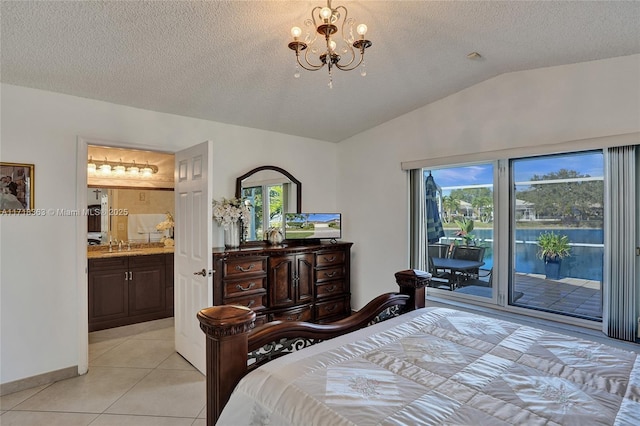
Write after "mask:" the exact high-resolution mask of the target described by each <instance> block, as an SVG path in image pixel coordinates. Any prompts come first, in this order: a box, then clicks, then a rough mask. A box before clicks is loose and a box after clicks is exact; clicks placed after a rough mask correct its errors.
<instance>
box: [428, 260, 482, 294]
mask: <svg viewBox="0 0 640 426" xmlns="http://www.w3.org/2000/svg"><path fill="white" fill-rule="evenodd" d="M431 260H433V267H434V268H435V269H446V270H448V271H449V272H450V274H449V287H450V289H451V291H453V290H454V289H455V288H456V285H457V284H458V279H459V275H460V274H459V273H460V272H468V271H472V270H474V269H478V268H479V267H481V266H483V265H484V262H482V261H476V260H464V259H451V258H444V257H432V258H431Z"/></svg>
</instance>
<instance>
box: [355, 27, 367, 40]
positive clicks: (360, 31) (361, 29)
mask: <svg viewBox="0 0 640 426" xmlns="http://www.w3.org/2000/svg"><path fill="white" fill-rule="evenodd" d="M367 30H368V28H367V26H366V25H365V24H360V25H358V27H357V28H356V31H357V32H358V34H359V35H361V36H362V37H364V35H365V34H366V33H367Z"/></svg>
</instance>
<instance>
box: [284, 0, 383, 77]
mask: <svg viewBox="0 0 640 426" xmlns="http://www.w3.org/2000/svg"><path fill="white" fill-rule="evenodd" d="M341 13H342V15H341ZM341 20H342V22H340V21H341ZM354 24H355V21H354V20H353V18H348V11H347V8H346V7H344V6H337V7H335V8H332V7H331V0H328V1H327V6H325V7H321V6H316V7H314V8H313V9H312V10H311V19H308V20H306V21H305V25H307V26H311V25H313V26H314V28H315V33H316V34H320V35H322V36H324V43H323V44H320V45H315V42H316V37H315V36H314V37H313V39H311V38H310V36H309V34H307V36H306V38H305V40H304V41H302V40H301V39H300V37H301V36H302V30H301V29H300V27H293V28H291V36H292V37H293V41H292V42H290V43H289V45H288V46H289V49H291V50H293V51H295V52H296V63H297V65H299V66H300V67H302V68H304V69H305V70H307V71H317V70H319V69H321V68H324V66H325V65H327V68H328V70H329V87H332V86H333V84H332V73H331V69H332V68H333V66H334V65H335V67H336V68H338V69H339V70H342V71H351V70H354V69H356V68H357V67H358V66H360V65H361V64H362V66H363V69H362V72H361V75H362V76H364V75H366V72H365V71H364V53H365V50H366V49H368V48H369V47H371V45H372V43H371V41H370V40H367V39H365V35H366V33H367V30H368V28H367V26H366V25H365V24H359V25H358V26H357V27H356V32H357V34H358V36H359V38H358V39H357V40H354V37H353V26H354ZM338 28H340V32H339V31H338ZM347 31H348V33H347ZM338 43H340V45H342V46H339V45H338ZM339 47H340V50H341V52H340V53H342V54H343V55H341V54H339V53H338V48H339ZM302 51H304V55H301V54H300V52H302ZM344 54H346V56H347V57H348V60H347V58H345V56H344ZM314 55H318V56H317V59H318V60H319V63H316V61H315V58H316V56H314ZM343 59H344V61H342V60H343ZM341 61H342V63H341ZM354 63H355V64H354ZM299 76H300V73H299V71H298V68H297V67H296V73H295V77H296V78H297V77H299Z"/></svg>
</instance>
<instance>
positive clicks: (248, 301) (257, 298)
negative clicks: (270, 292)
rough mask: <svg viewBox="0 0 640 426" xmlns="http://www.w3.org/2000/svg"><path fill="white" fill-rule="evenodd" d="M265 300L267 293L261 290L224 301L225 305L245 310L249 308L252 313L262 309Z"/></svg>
mask: <svg viewBox="0 0 640 426" xmlns="http://www.w3.org/2000/svg"><path fill="white" fill-rule="evenodd" d="M266 298H267V291H266V290H262V291H260V292H258V293H254V294H247V295H246V296H239V297H227V298H225V299H224V304H225V305H240V306H244V307H246V308H250V309H252V310H254V311H258V310H261V309H264V304H265V301H266Z"/></svg>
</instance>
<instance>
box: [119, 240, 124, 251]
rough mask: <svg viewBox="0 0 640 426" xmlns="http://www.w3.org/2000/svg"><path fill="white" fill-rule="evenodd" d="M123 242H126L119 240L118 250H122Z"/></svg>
mask: <svg viewBox="0 0 640 426" xmlns="http://www.w3.org/2000/svg"><path fill="white" fill-rule="evenodd" d="M123 242H124V241H122V240H120V241H119V242H118V251H122V243H123Z"/></svg>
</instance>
